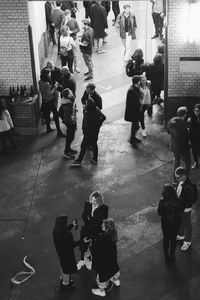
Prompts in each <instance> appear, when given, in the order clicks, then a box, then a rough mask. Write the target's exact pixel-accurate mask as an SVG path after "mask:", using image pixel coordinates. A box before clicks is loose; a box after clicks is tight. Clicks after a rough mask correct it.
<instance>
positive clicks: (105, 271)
mask: <svg viewBox="0 0 200 300" xmlns="http://www.w3.org/2000/svg"><path fill="white" fill-rule="evenodd" d="M102 230H103V233H102V234H100V235H99V236H98V238H97V239H96V241H95V242H94V243H93V246H92V269H94V270H95V271H96V273H97V284H98V288H97V289H92V293H93V294H95V295H98V296H102V297H104V296H106V292H105V289H106V288H107V287H108V284H109V281H111V282H113V284H115V285H116V286H120V280H119V277H120V271H119V265H118V262H117V245H116V244H117V239H118V238H117V231H116V228H115V222H114V220H113V219H111V218H108V219H106V220H104V221H103V224H102Z"/></svg>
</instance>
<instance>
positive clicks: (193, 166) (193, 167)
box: [192, 162, 199, 170]
mask: <svg viewBox="0 0 200 300" xmlns="http://www.w3.org/2000/svg"><path fill="white" fill-rule="evenodd" d="M198 167H199V164H198V163H197V162H195V163H194V164H193V165H192V170H197V169H198Z"/></svg>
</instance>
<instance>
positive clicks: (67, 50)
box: [60, 27, 76, 73]
mask: <svg viewBox="0 0 200 300" xmlns="http://www.w3.org/2000/svg"><path fill="white" fill-rule="evenodd" d="M75 47H76V44H75V41H74V39H73V38H72V37H71V36H70V30H69V27H66V28H63V29H62V35H61V37H60V59H61V62H62V67H63V66H66V64H68V68H69V71H70V72H71V73H73V62H74V52H73V49H74V48H75Z"/></svg>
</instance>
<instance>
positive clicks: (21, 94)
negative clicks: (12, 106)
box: [20, 85, 24, 100]
mask: <svg viewBox="0 0 200 300" xmlns="http://www.w3.org/2000/svg"><path fill="white" fill-rule="evenodd" d="M20 97H21V100H22V99H23V98H24V88H23V86H22V85H21V86H20Z"/></svg>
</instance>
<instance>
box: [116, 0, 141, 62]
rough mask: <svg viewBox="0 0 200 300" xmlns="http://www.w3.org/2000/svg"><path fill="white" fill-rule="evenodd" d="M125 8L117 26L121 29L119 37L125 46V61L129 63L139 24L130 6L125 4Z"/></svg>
mask: <svg viewBox="0 0 200 300" xmlns="http://www.w3.org/2000/svg"><path fill="white" fill-rule="evenodd" d="M123 8H124V11H123V12H122V13H120V14H119V15H118V17H117V20H116V23H115V26H116V28H119V35H120V37H121V39H122V43H123V46H124V60H125V62H127V61H128V60H129V58H130V55H131V51H132V41H133V40H135V39H136V33H135V32H136V28H137V24H136V17H135V15H134V13H133V12H131V11H130V8H131V7H130V5H129V4H125V5H124V6H123Z"/></svg>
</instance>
